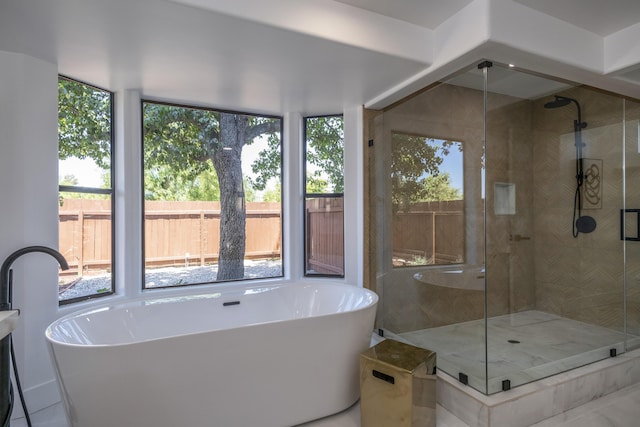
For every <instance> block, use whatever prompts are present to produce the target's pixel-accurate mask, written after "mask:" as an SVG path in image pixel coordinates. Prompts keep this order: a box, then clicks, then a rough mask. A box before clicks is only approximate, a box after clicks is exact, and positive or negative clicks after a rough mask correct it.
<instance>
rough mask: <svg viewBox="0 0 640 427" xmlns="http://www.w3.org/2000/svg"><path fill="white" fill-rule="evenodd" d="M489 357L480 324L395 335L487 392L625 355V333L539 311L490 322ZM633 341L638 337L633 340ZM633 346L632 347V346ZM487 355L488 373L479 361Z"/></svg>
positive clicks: (439, 364)
mask: <svg viewBox="0 0 640 427" xmlns="http://www.w3.org/2000/svg"><path fill="white" fill-rule="evenodd" d="M487 333H488V340H487V341H488V348H489V351H488V354H486V353H485V344H484V335H485V332H484V321H483V320H474V321H470V322H464V323H459V324H454V325H447V326H441V327H437V328H431V329H424V330H419V331H412V332H406V333H402V334H399V335H398V336H397V338H400V339H402V340H403V341H408V342H410V343H412V344H414V345H416V346H419V347H424V348H427V349H429V350H432V351H435V352H436V353H437V360H438V361H437V364H438V368H439V369H440V370H442V371H444V372H447V373H448V374H449V375H452V376H453V377H455V378H458V373H460V372H462V373H464V374H466V375H467V376H468V378H469V385H470V386H472V387H473V388H475V389H477V390H479V391H484V388H485V381H484V378H485V376H486V375H487V373H488V378H489V381H488V382H487V384H488V389H489V390H488V391H489V394H492V393H496V392H499V391H501V390H502V382H503V380H509V381H510V383H511V387H515V386H517V385H521V384H525V383H528V382H531V381H535V380H537V379H540V378H545V377H548V376H550V375H554V374H557V373H559V372H563V371H566V370H568V369H572V368H575V367H578V366H582V365H585V364H588V363H592V362H595V361H597V360H601V359H605V358H607V357H609V352H610V349H612V348H615V349H616V351H617V352H618V353H621V352H623V351H624V344H623V342H624V334H622V333H621V332H618V331H614V330H612V329H607V328H603V327H600V326H594V325H589V324H587V323H583V322H579V321H576V320H571V319H567V318H563V317H560V316H556V315H553V314H549V313H544V312H541V311H533V310H532V311H526V312H521V313H516V314H509V315H504V316H498V317H494V318H491V319H489V322H488V325H487ZM634 340H636V342H637V341H638V340H640V338H634ZM632 344H633V343H632ZM487 357H488V359H489V363H488V366H487V369H488V371H485V364H484V363H482V362H483V361H484V360H485V359H486V358H487Z"/></svg>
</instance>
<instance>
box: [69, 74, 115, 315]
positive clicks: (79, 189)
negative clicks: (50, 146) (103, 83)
mask: <svg viewBox="0 0 640 427" xmlns="http://www.w3.org/2000/svg"><path fill="white" fill-rule="evenodd" d="M61 79H62V80H67V81H70V82H73V83H77V84H80V85H83V86H86V87H88V88H92V89H94V90H97V91H101V92H105V93H106V94H109V118H110V119H109V166H110V168H109V188H98V187H86V186H74V185H60V184H58V196H60V194H61V193H63V192H73V193H83V194H103V195H109V199H110V205H111V212H110V216H111V227H110V228H111V233H110V235H111V273H110V275H111V280H110V281H109V282H110V285H111V289H110V290H109V291H106V292H99V293H94V294H90V295H84V296H80V297H75V298H69V299H65V300H60V299H58V306H64V305H69V304H74V303H77V302H83V301H88V300H92V299H97V298H103V297H107V296H110V295H114V294H115V293H116V291H115V290H116V283H115V277H116V274H115V273H116V268H117V266H116V198H115V197H114V195H115V191H114V183H115V175H116V169H117V165H116V162H115V161H114V159H115V155H116V148H115V145H116V144H115V139H116V137H115V120H116V117H115V93H114V92H113V91H110V90H107V89H104V88H101V87H99V86H96V85H93V84H90V83H86V82H83V81H81V80H77V79H73V78H71V77H68V76H65V75H62V74H59V75H58V81H60V80H61ZM59 151H60V146H59V145H58V153H59ZM58 162H60V155H59V154H58ZM58 227H60V219H58Z"/></svg>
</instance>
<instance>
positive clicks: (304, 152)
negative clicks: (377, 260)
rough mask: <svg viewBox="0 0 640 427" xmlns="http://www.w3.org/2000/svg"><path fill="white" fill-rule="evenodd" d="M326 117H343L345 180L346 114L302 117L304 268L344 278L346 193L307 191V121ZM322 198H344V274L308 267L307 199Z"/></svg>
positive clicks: (308, 275)
mask: <svg viewBox="0 0 640 427" xmlns="http://www.w3.org/2000/svg"><path fill="white" fill-rule="evenodd" d="M325 117H340V118H341V119H342V126H343V144H342V150H343V153H342V154H343V164H342V177H343V180H344V166H345V165H344V151H345V146H344V114H323V115H314V116H304V117H303V118H302V212H303V215H302V216H303V218H302V246H303V248H302V249H303V251H302V252H303V255H302V256H303V258H302V263H303V266H302V270H303V275H304V277H305V278H306V277H320V278H322V277H325V278H326V277H332V278H338V279H340V278H344V277H345V270H346V268H345V240H344V236H345V226H346V225H345V221H344V193H335V192H334V193H308V192H307V176H308V175H307V152H308V149H307V121H308V120H310V119H320V118H325ZM321 198H327V199H329V198H334V199H342V202H343V211H342V251H343V252H342V265H343V267H342V274H331V273H309V270H308V269H307V263H308V255H309V254H308V253H307V252H308V251H307V248H308V247H309V242H308V241H307V235H308V233H307V229H308V226H309V224H308V221H307V215H306V212H307V201H308V200H310V199H321Z"/></svg>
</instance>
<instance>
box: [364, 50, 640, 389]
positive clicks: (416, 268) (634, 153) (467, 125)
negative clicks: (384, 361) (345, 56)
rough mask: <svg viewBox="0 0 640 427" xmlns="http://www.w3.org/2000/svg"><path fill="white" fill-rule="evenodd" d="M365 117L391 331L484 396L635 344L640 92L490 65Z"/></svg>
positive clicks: (376, 239)
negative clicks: (629, 94)
mask: <svg viewBox="0 0 640 427" xmlns="http://www.w3.org/2000/svg"><path fill="white" fill-rule="evenodd" d="M366 116H367V117H368V123H367V129H368V132H369V136H370V137H371V139H372V140H373V143H372V144H371V143H370V144H369V145H370V147H369V148H368V150H369V151H368V154H367V161H368V174H367V176H368V178H367V187H368V195H367V199H368V202H367V205H368V208H369V209H368V213H369V217H368V219H367V220H368V224H369V230H370V233H369V237H370V239H369V242H370V248H369V249H370V253H371V258H370V264H369V268H368V274H369V277H371V278H372V279H371V280H370V282H371V283H370V286H371V287H372V288H373V289H375V290H376V291H377V292H378V294H379V295H380V296H381V297H382V298H381V302H380V304H379V316H378V326H379V327H380V328H381V329H382V330H383V331H384V333H385V336H386V337H390V338H395V339H398V340H400V341H404V342H408V343H411V344H413V345H416V346H419V347H424V348H427V349H429V350H433V351H436V352H437V359H438V368H439V369H440V370H441V371H443V372H445V373H447V374H449V375H451V376H453V377H455V378H457V379H458V380H459V381H461V382H462V383H465V384H468V385H469V386H471V387H473V388H474V389H476V390H478V391H480V392H482V393H484V394H493V393H497V392H500V391H503V390H508V389H510V388H512V387H516V386H518V385H521V384H524V383H528V382H531V381H535V380H538V379H541V378H544V377H547V376H550V375H554V374H557V373H560V372H563V371H566V370H569V369H573V368H576V367H579V366H582V365H585V364H589V363H592V362H594V361H597V360H601V359H604V358H608V357H612V356H616V355H619V354H621V353H623V352H625V351H627V350H629V349H633V348H636V347H638V346H640V225H639V224H640V185H638V183H640V145H639V139H638V134H639V129H640V126H639V123H640V103H638V102H637V101H635V100H630V99H626V98H625V97H624V96H621V95H616V94H611V93H606V92H603V91H600V90H596V89H593V88H590V87H585V86H581V85H578V84H574V83H569V82H566V81H560V80H556V79H554V78H550V77H547V76H540V75H536V74H532V73H528V72H525V71H522V70H518V69H515V68H512V67H509V66H503V65H500V64H495V63H491V62H489V61H483V62H482V63H480V64H474V66H472V67H470V68H469V69H466V70H462V71H461V72H459V73H456V74H455V75H453V76H451V77H449V78H448V79H445V80H443V81H441V82H439V83H437V84H434V85H431V86H430V87H428V88H425V89H424V90H422V91H420V92H418V93H416V94H414V95H412V96H410V97H407V98H406V99H404V100H402V101H401V102H397V103H395V104H393V105H392V106H390V107H388V108H386V109H383V110H381V111H368V112H367V115H366Z"/></svg>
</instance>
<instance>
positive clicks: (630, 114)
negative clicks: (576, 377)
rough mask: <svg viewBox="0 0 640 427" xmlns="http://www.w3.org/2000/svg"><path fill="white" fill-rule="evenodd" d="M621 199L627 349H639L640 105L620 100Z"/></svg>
mask: <svg viewBox="0 0 640 427" xmlns="http://www.w3.org/2000/svg"><path fill="white" fill-rule="evenodd" d="M623 102H624V114H625V115H624V117H625V121H624V139H625V153H624V155H625V162H624V164H625V168H624V171H625V180H624V183H623V185H624V188H625V192H624V194H625V198H624V206H622V207H621V209H622V210H621V213H620V217H621V223H622V227H623V230H622V232H621V238H623V239H624V244H625V265H626V267H625V273H626V274H625V295H626V313H627V322H626V330H627V349H629V350H631V349H636V348H639V347H640V227H639V224H640V222H639V221H640V217H639V216H640V103H639V102H637V101H633V100H629V99H625V100H624V101H623Z"/></svg>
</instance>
